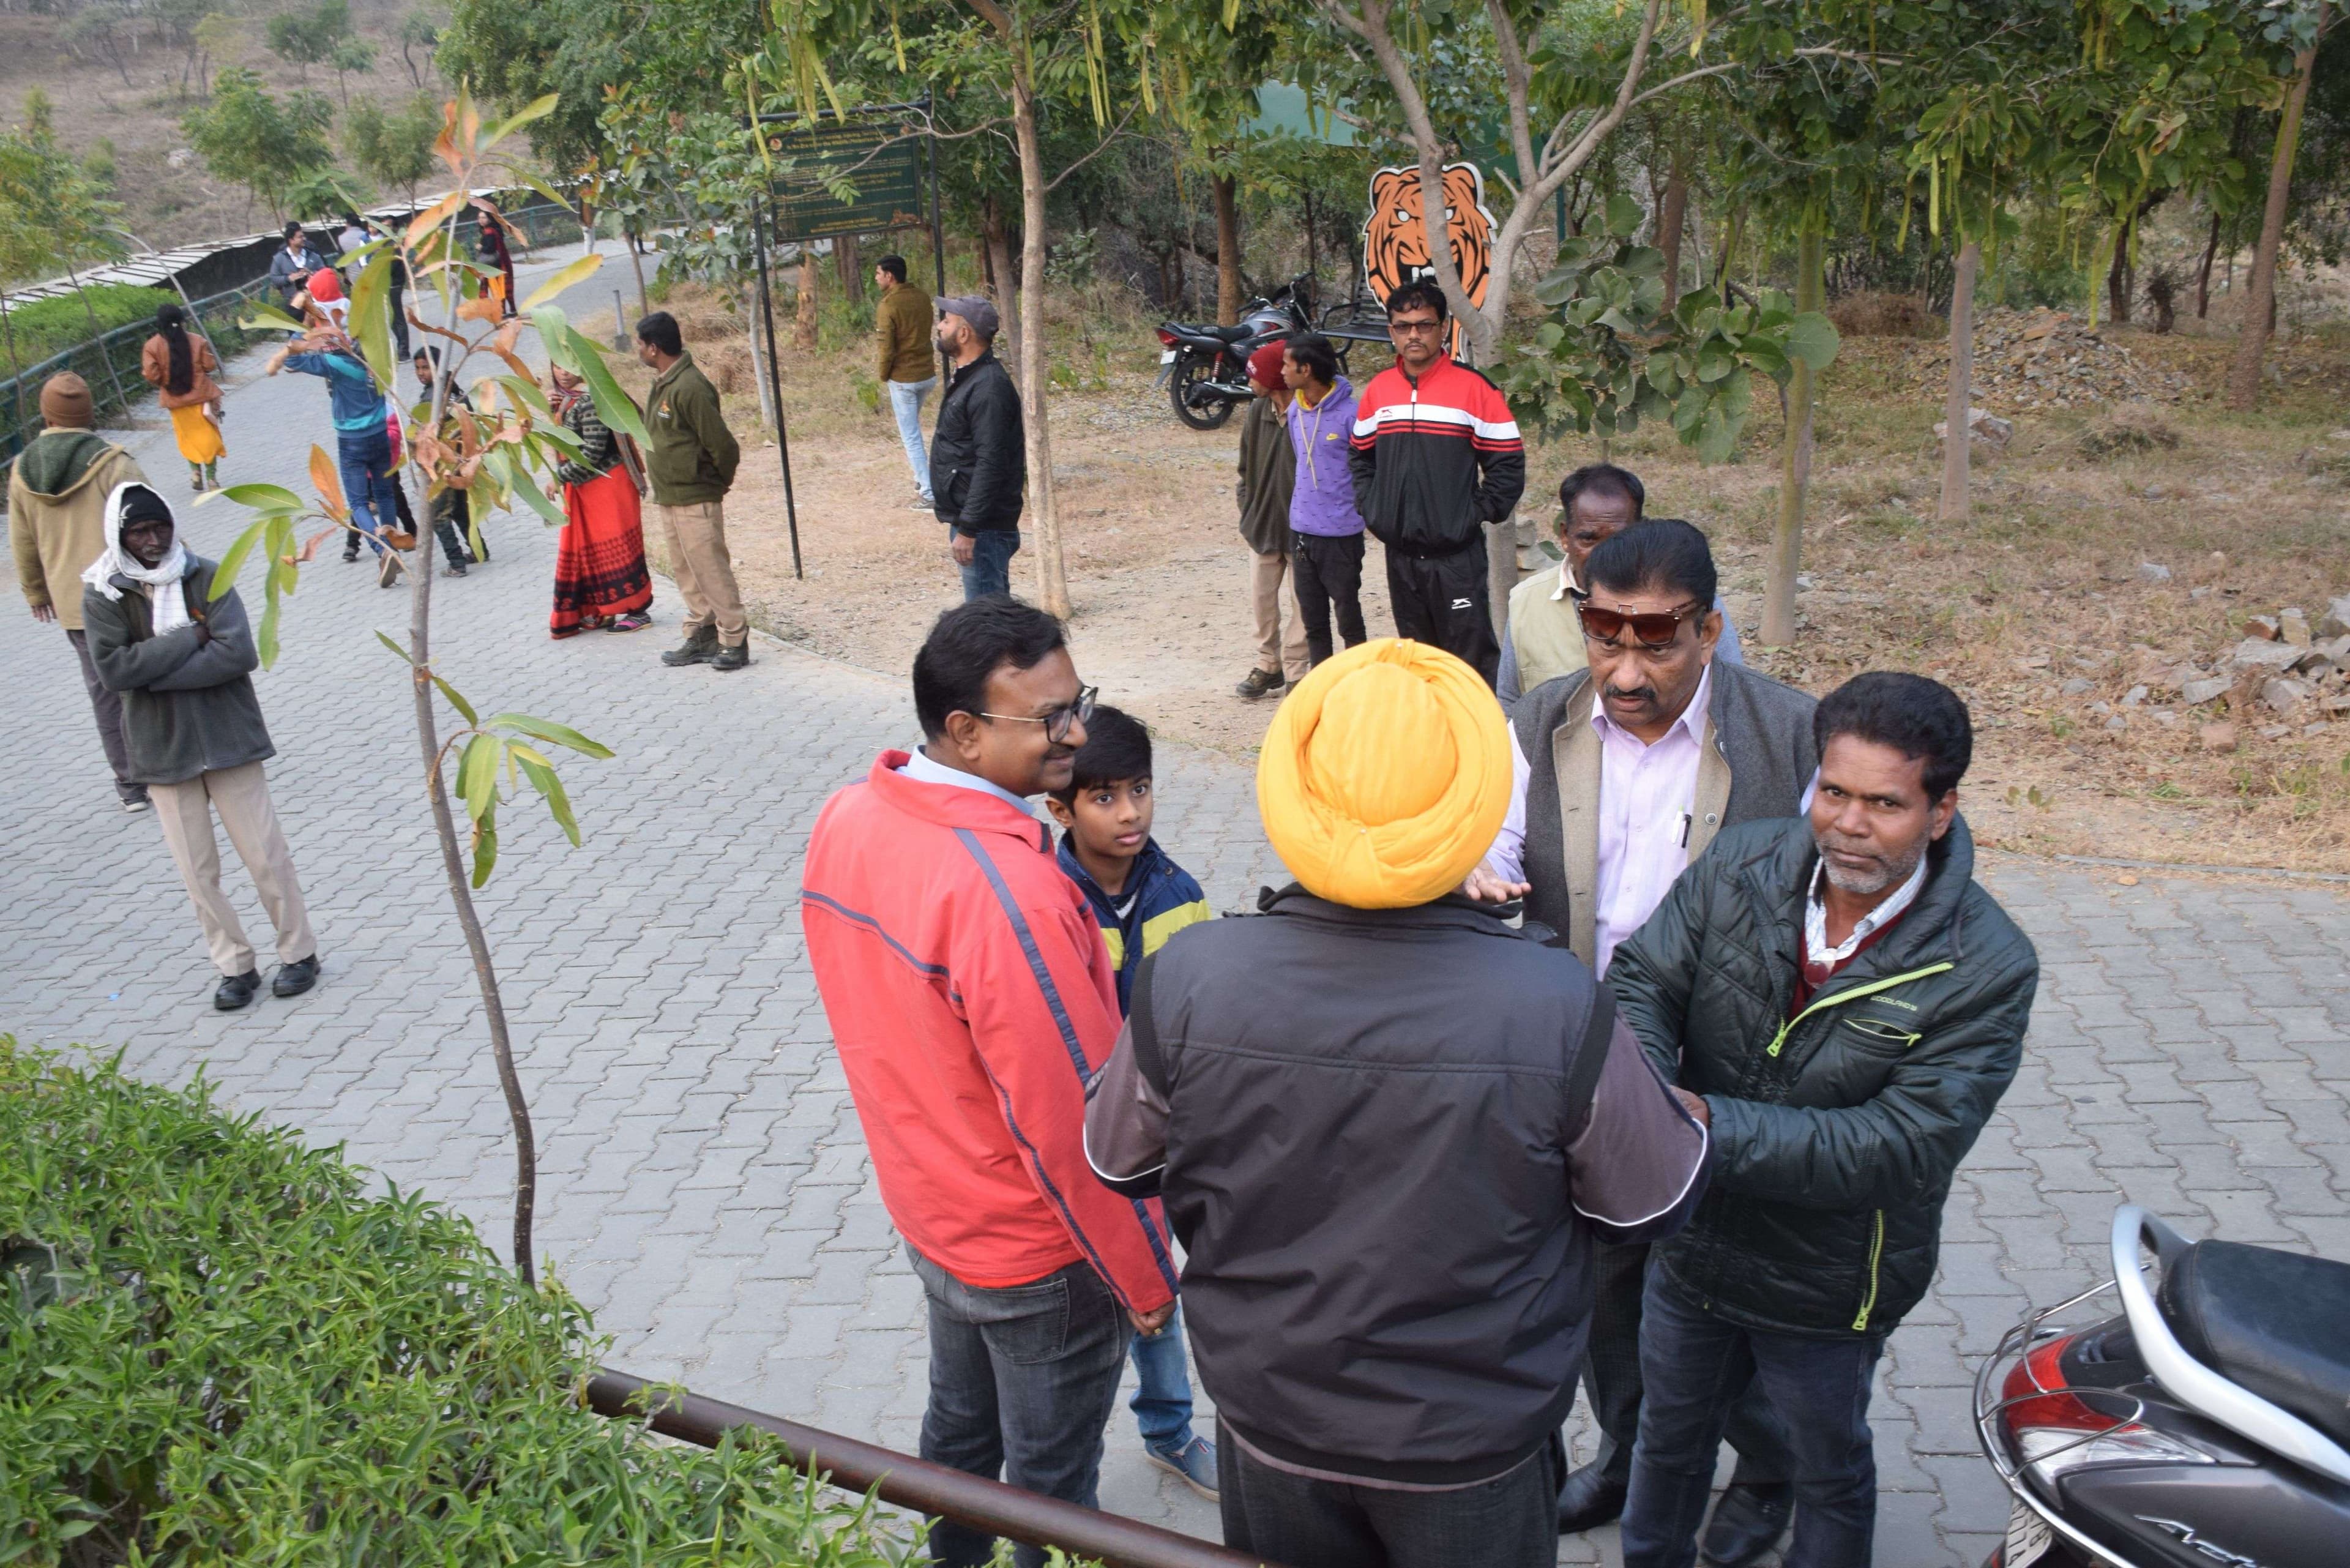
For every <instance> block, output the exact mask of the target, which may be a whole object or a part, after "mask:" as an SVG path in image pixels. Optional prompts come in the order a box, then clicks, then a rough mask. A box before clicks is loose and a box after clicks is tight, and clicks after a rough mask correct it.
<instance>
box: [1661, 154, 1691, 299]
mask: <svg viewBox="0 0 2350 1568" xmlns="http://www.w3.org/2000/svg"><path fill="white" fill-rule="evenodd" d="M1688 214H1689V176H1688V175H1686V174H1684V173H1682V172H1681V164H1680V160H1679V158H1676V159H1674V160H1673V169H1672V173H1671V174H1670V175H1669V176H1668V177H1667V178H1666V180H1665V199H1664V202H1663V203H1662V205H1661V206H1660V207H1659V210H1658V213H1657V248H1658V249H1659V250H1660V251H1662V252H1664V253H1665V308H1666V309H1667V310H1670V309H1671V308H1672V307H1673V302H1674V301H1675V300H1678V299H1679V298H1680V296H1681V231H1682V230H1683V229H1684V228H1686V227H1688V223H1687V222H1686V220H1687V217H1688Z"/></svg>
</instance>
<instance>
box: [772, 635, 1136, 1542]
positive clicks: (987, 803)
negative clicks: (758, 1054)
mask: <svg viewBox="0 0 2350 1568" xmlns="http://www.w3.org/2000/svg"><path fill="white" fill-rule="evenodd" d="M1093 706H1094V690H1093V688H1092V687H1090V686H1085V685H1082V684H1080V683H1079V681H1078V680H1077V671H1076V666H1075V665H1074V664H1073V663H1072V662H1071V661H1070V659H1069V650H1068V646H1067V643H1066V639H1065V638H1064V635H1063V632H1062V628H1061V624H1060V622H1058V621H1056V620H1055V619H1054V618H1052V617H1051V616H1049V615H1046V614H1045V612H1043V611H1042V610H1039V609H1036V608H1034V607H1031V606H1029V605H1025V604H1023V603H1021V602H1020V601H1019V600H1017V599H1014V598H1010V597H1004V596H1003V595H990V596H988V597H982V598H977V599H973V600H971V601H969V602H967V603H965V604H962V605H961V606H958V607H955V608H953V609H951V610H949V611H947V612H946V613H945V614H944V615H942V616H941V617H940V618H938V621H937V623H936V624H935V625H934V626H932V627H931V634H930V637H929V639H927V640H926V641H925V642H924V643H923V644H922V648H921V651H920V653H918V654H917V655H915V658H914V711H915V714H916V716H917V717H918V718H919V719H920V722H921V726H922V735H923V742H922V744H921V746H920V748H918V749H917V750H915V751H913V752H911V753H907V752H898V751H889V752H884V753H881V755H880V757H879V760H878V761H876V762H875V763H874V764H873V768H872V771H871V772H870V773H869V774H868V775H867V777H866V778H865V779H864V781H863V782H861V783H859V784H852V785H850V786H849V787H847V788H846V789H844V790H841V791H840V792H839V793H838V794H835V795H834V796H833V797H832V799H831V800H830V801H829V802H827V804H826V805H825V808H824V813H823V815H821V816H820V817H818V818H817V820H816V830H815V832H814V834H813V835H812V836H810V838H809V841H808V853H807V866H806V873H805V875H804V877H803V879H802V892H801V902H800V919H801V924H802V926H803V928H804V929H805V931H806V941H807V950H808V959H809V962H810V964H811V965H812V966H813V967H814V969H815V971H816V988H817V991H818V992H819V993H820V994H821V995H822V997H823V999H824V1009H825V1015H826V1017H827V1019H828V1020H829V1021H830V1023H831V1025H832V1033H833V1038H834V1041H835V1043H836V1044H837V1049H838V1050H839V1053H840V1062H841V1067H842V1070H843V1071H844V1072H845V1074H846V1075H847V1079H848V1089H849V1094H850V1096H851V1097H852V1098H853V1099H854V1100H855V1101H856V1103H857V1115H858V1121H859V1122H860V1123H861V1124H862V1126H863V1127H864V1131H865V1141H866V1145H867V1147H868V1149H869V1150H870V1152H871V1154H872V1158H873V1169H874V1174H875V1177H876V1178H877V1179H878V1180H879V1184H880V1188H881V1200H882V1203H883V1204H884V1205H885V1206H886V1207H887V1208H888V1210H889V1218H890V1220H892V1221H893V1222H894V1223H895V1224H896V1226H897V1228H898V1231H899V1234H900V1235H901V1236H903V1237H904V1238H905V1241H906V1246H907V1252H908V1257H909V1260H910V1262H911V1264H912V1267H913V1270H914V1272H915V1274H916V1275H917V1276H919V1277H920V1280H921V1282H922V1289H923V1293H924V1294H925V1295H926V1297H927V1298H928V1301H929V1308H930V1366H931V1392H930V1406H929V1409H928V1411H927V1412H926V1413H925V1415H924V1416H923V1418H922V1437H921V1455H922V1458H924V1459H931V1460H934V1461H936V1462H938V1463H940V1464H945V1465H951V1466H953V1467H954V1468H955V1469H961V1470H966V1471H969V1472H970V1473H971V1474H973V1475H979V1476H985V1477H988V1478H989V1479H991V1480H993V1479H997V1478H998V1477H999V1476H1000V1477H1001V1479H1002V1480H1006V1481H1009V1482H1010V1483H1012V1484H1013V1485H1014V1486H1017V1487H1023V1488H1025V1489H1026V1490H1030V1491H1035V1492H1041V1493H1043V1494H1044V1495H1045V1496H1047V1497H1056V1498H1060V1499H1062V1500H1063V1501H1068V1502H1075V1503H1080V1504H1083V1505H1085V1506H1087V1507H1091V1506H1093V1505H1094V1503H1095V1501H1096V1498H1095V1491H1096V1485H1097V1481H1098V1480H1099V1477H1100V1472H1101V1453H1102V1432H1103V1429H1104V1428H1105V1427H1107V1425H1108V1422H1109V1417H1110V1412H1111V1408H1112V1407H1113V1405H1114V1404H1115V1403H1116V1401H1117V1397H1118V1376H1119V1372H1120V1370H1121V1368H1123V1366H1125V1363H1126V1349H1127V1345H1128V1341H1129V1340H1130V1339H1131V1338H1132V1337H1133V1335H1134V1334H1135V1333H1136V1332H1138V1331H1139V1332H1141V1333H1145V1334H1155V1333H1157V1332H1158V1331H1159V1329H1160V1328H1161V1327H1162V1326H1164V1325H1165V1324H1166V1323H1167V1321H1168V1318H1169V1316H1170V1314H1171V1313H1172V1312H1173V1310H1174V1301H1175V1268H1174V1263H1173V1261H1172V1260H1171V1259H1170V1257H1169V1256H1168V1254H1167V1250H1166V1246H1165V1243H1164V1241H1162V1240H1161V1237H1162V1234H1163V1232H1162V1231H1160V1229H1159V1223H1158V1221H1157V1220H1156V1219H1155V1216H1154V1214H1153V1213H1152V1211H1151V1210H1149V1208H1147V1207H1146V1206H1145V1205H1144V1204H1143V1203H1140V1202H1137V1201H1135V1200H1132V1199H1126V1198H1120V1197H1118V1196H1117V1195H1116V1194H1114V1193H1112V1192H1111V1191H1110V1190H1109V1189H1107V1188H1106V1187H1104V1186H1103V1185H1102V1184H1101V1183H1100V1182H1099V1181H1098V1180H1097V1179H1095V1177H1094V1174H1093V1171H1092V1168H1091V1167H1090V1166H1088V1165H1087V1161H1086V1152H1085V1130H1084V1126H1085V1092H1086V1082H1087V1078H1088V1077H1089V1076H1090V1075H1092V1074H1093V1073H1094V1072H1095V1071H1097V1070H1098V1069H1099V1068H1100V1067H1101V1065H1102V1064H1103V1063H1105V1062H1106V1061H1107V1059H1108V1057H1109V1053H1110V1047H1111V1046H1112V1045H1113V1044H1115V1043H1116V1041H1117V1039H1118V1012H1119V1010H1118V975H1117V971H1114V970H1113V969H1111V967H1110V963H1109V955H1108V953H1107V950H1106V949H1105V948H1104V947H1103V945H1102V939H1101V931H1100V928H1099V926H1098V925H1097V922H1096V921H1095V919H1094V915H1093V911H1092V909H1091V908H1090V907H1089V906H1088V905H1087V902H1086V896H1085V894H1084V893H1083V892H1082V891H1081V890H1079V888H1078V887H1077V885H1076V883H1075V882H1073V881H1071V880H1070V879H1069V878H1068V877H1066V876H1064V875H1063V874H1062V872H1061V869H1060V866H1059V863H1058V861H1057V860H1056V859H1055V854H1054V845H1053V835H1052V831H1051V829H1050V828H1048V827H1047V826H1045V824H1044V823H1043V822H1040V821H1039V820H1037V818H1036V817H1035V815H1034V814H1032V813H1031V812H1030V810H1029V808H1028V805H1027V797H1029V796H1031V795H1037V794H1045V793H1047V792H1049V791H1053V790H1059V789H1066V788H1067V787H1068V785H1069V783H1070V780H1071V778H1072V777H1073V775H1074V772H1075V759H1076V753H1077V750H1078V748H1079V747H1081V746H1083V745H1084V744H1085V742H1086V720H1087V716H1088V715H1089V714H1090V713H1091V712H1092V711H1093ZM930 1545H931V1556H932V1558H933V1559H934V1560H935V1561H937V1562H939V1563H951V1564H957V1565H962V1564H976V1563H985V1562H987V1561H988V1560H989V1558H990V1554H991V1553H992V1552H993V1549H994V1539H993V1537H992V1536H989V1535H987V1534H985V1533H984V1532H979V1531H975V1530H972V1529H971V1528H969V1527H967V1526H964V1525H961V1524H957V1523H954V1522H952V1521H946V1520H941V1521H937V1523H936V1526H935V1528H934V1529H933V1530H932V1531H931V1538H930ZM1014 1562H1015V1563H1020V1564H1022V1565H1023V1568H1036V1565H1037V1564H1041V1563H1043V1562H1044V1553H1043V1552H1041V1551H1039V1550H1037V1549H1035V1548H1033V1547H1027V1546H1022V1547H1019V1548H1017V1549H1016V1551H1015V1552H1014Z"/></svg>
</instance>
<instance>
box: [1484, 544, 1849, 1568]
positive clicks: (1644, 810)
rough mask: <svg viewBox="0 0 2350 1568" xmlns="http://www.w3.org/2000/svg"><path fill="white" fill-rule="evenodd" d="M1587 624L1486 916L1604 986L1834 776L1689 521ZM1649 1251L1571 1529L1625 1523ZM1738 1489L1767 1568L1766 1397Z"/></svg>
mask: <svg viewBox="0 0 2350 1568" xmlns="http://www.w3.org/2000/svg"><path fill="white" fill-rule="evenodd" d="M1584 569H1585V572H1586V577H1587V580H1588V581H1589V583H1590V586H1591V593H1590V597H1588V598H1586V599H1585V600H1583V601H1582V602H1581V603H1580V604H1579V605H1578V606H1577V616H1578V618H1579V620H1580V624H1581V628H1582V632H1583V639H1584V650H1585V652H1586V656H1587V657H1588V659H1589V660H1590V662H1589V665H1588V667H1587V668H1586V669H1584V670H1577V671H1575V673H1573V674H1570V675H1567V676H1565V677H1562V678H1560V679H1558V680H1552V681H1549V682H1547V683H1545V684H1544V685H1542V686H1538V687H1536V688H1535V689H1534V690H1533V691H1529V692H1527V693H1526V694H1525V695H1524V696H1523V697H1522V698H1520V699H1519V701H1518V702H1517V705H1516V707H1515V708H1514V709H1513V711H1512V713H1511V732H1512V736H1513V741H1514V742H1515V744H1516V747H1517V756H1516V759H1515V765H1516V766H1517V768H1518V770H1519V772H1520V776H1521V779H1522V781H1523V782H1522V783H1521V784H1520V785H1519V788H1518V790H1517V794H1516V798H1515V799H1514V800H1513V802H1512V804H1511V809H1510V815H1509V816H1508V817H1507V818H1506V819H1505V821H1504V823H1503V829H1502V835H1501V838H1500V840H1499V842H1497V843H1496V844H1495V846H1494V847H1493V852H1492V854H1491V855H1490V856H1488V857H1487V858H1486V861H1485V865H1484V867H1483V868H1482V869H1481V870H1480V871H1479V872H1477V873H1474V874H1472V875H1471V877H1470V883H1469V887H1468V888H1467V891H1468V892H1469V893H1470V894H1471V897H1482V898H1497V897H1509V896H1513V895H1523V897H1524V898H1525V902H1526V919H1527V920H1528V922H1529V923H1530V924H1531V923H1534V922H1540V923H1541V924H1543V925H1544V926H1547V927H1550V928H1551V929H1554V930H1556V931H1558V932H1560V933H1561V934H1562V935H1563V936H1564V937H1565V940H1566V942H1567V945H1568V946H1569V947H1570V948H1572V949H1573V950H1574V952H1575V956H1576V957H1578V958H1580V959H1582V960H1583V961H1585V962H1586V963H1588V964H1590V965H1591V966H1592V968H1593V969H1594V970H1595V971H1597V972H1598V974H1599V975H1600V976H1601V977H1602V978H1605V977H1606V975H1607V969H1608V963H1609V961H1610V960H1611V958H1612V957H1613V956H1614V954H1615V951H1616V946H1617V943H1618V942H1621V941H1623V940H1625V939H1626V938H1627V937H1629V936H1630V935H1631V934H1632V933H1633V932H1634V931H1637V930H1638V929H1640V927H1641V925H1642V924H1643V923H1645V922H1646V921H1647V919H1648V916H1649V915H1650V913H1651V912H1653V911H1654V910H1655V909H1656V908H1657V906H1658V904H1659V902H1660V901H1661V900H1662V899H1663V898H1664V897H1665V894H1666V892H1667V891H1668V890H1669V888H1671V887H1672V885H1673V883H1674V880H1675V879H1676V878H1677V877H1679V876H1680V874H1681V872H1682V871H1683V870H1684V869H1685V868H1686V867H1689V866H1690V864H1691V863H1692V862H1694V861H1695V860H1696V859H1697V858H1698V857H1699V856H1700V855H1702V854H1703V853H1704V852H1705V848H1706V846H1708V845H1709V844H1711V843H1712V842H1713V839H1714V836H1715V835H1716V834H1718V833H1719V832H1721V830H1722V829H1723V828H1725V827H1728V826H1734V825H1736V824H1738V823H1742V822H1753V821H1759V820H1764V819H1769V818H1775V817H1787V816H1793V815H1795V814H1796V812H1797V810H1798V809H1799V803H1800V802H1801V801H1802V799H1803V798H1804V789H1805V786H1806V784H1808V783H1809V781H1810V780H1811V777H1812V775H1813V773H1814V771H1815V769H1816V767H1817V765H1818V760H1819V759H1818V754H1817V752H1816V751H1815V749H1814V743H1813V740H1812V712H1813V710H1814V708H1815V707H1816V706H1817V704H1816V703H1814V701H1813V700H1812V699H1811V698H1810V697H1808V696H1806V695H1804V693H1803V692H1801V691H1795V690H1794V688H1793V687H1789V686H1783V685H1781V684H1780V683H1779V682H1778V681H1776V680H1772V679H1771V678H1770V677H1769V676H1767V675H1763V674H1760V673H1758V672H1756V671H1754V670H1750V669H1748V668H1747V667H1745V666H1744V665H1742V664H1730V663H1726V662H1724V661H1723V660H1722V659H1721V657H1720V652H1721V611H1720V610H1718V609H1716V608H1714V607H1713V604H1714V597H1715V593H1716V591H1717V588H1718V587H1719V583H1718V580H1717V575H1716V573H1715V571H1714V566H1713V552H1712V550H1711V548H1710V547H1709V546H1708V545H1707V544H1706V538H1705V535H1703V534H1702V533H1700V532H1699V531H1698V530H1697V529H1696V528H1695V527H1693V526H1691V525H1690V524H1688V523H1684V522H1681V521H1679V519H1674V518H1651V519H1648V521H1645V522H1641V523H1636V524H1632V526H1630V527H1629V528H1627V529H1626V530H1624V531H1623V532H1622V533H1620V534H1617V535H1614V536H1613V537H1611V538H1609V539H1607V541H1606V542H1605V543H1603V544H1601V545H1599V546H1598V547H1597V548H1596V549H1594V550H1593V551H1592V552H1591V556H1590V558H1589V559H1588V560H1587V561H1586V563H1585V566H1584ZM1647 1264H1648V1248H1647V1247H1646V1246H1639V1245H1632V1246H1622V1247H1602V1248H1601V1249H1600V1256H1599V1262H1598V1267H1597V1272H1598V1281H1599V1288H1598V1297H1597V1302H1596V1306H1595V1309H1594V1315H1593V1319H1592V1327H1591V1340H1590V1348H1589V1351H1588V1353H1587V1359H1586V1364H1585V1367H1584V1379H1585V1385H1586V1388H1587V1390H1588V1391H1589V1393H1590V1396H1591V1404H1592V1408H1593V1409H1594V1411H1595V1412H1596V1415H1597V1418H1598V1421H1599V1425H1600V1428H1601V1430H1602V1432H1603V1433H1604V1434H1605V1437H1606V1442H1605V1444H1604V1445H1603V1447H1602V1449H1601V1452H1600V1455H1599V1457H1598V1459H1596V1460H1595V1461H1594V1462H1593V1463H1591V1464H1589V1465H1586V1466H1585V1467H1584V1468H1583V1469H1578V1470H1576V1471H1575V1472H1574V1473H1573V1474H1572V1475H1570V1476H1568V1477H1567V1478H1566V1482H1565V1486H1564V1487H1562V1488H1561V1489H1560V1491H1559V1528H1560V1529H1561V1530H1562V1531H1567V1532H1575V1531H1582V1530H1589V1529H1593V1528H1595V1527H1596V1526H1598V1525H1601V1524H1605V1523H1607V1521H1610V1520H1612V1519H1614V1518H1616V1517H1617V1515H1618V1514H1620V1513H1621V1512H1622V1511H1623V1508H1624V1500H1625V1495H1626V1491H1627V1488H1628V1486H1629V1484H1630V1480H1631V1467H1632V1444H1633V1439H1634V1438H1635V1437H1636V1436H1637V1435H1638V1426H1639V1412H1640V1389H1641V1383H1640V1358H1639V1344H1640V1290H1641V1279H1642V1275H1643V1273H1644V1272H1645V1270H1646V1268H1647ZM1729 1437H1730V1441H1731V1446H1732V1447H1734V1448H1736V1449H1738V1452H1739V1455H1740V1466H1739V1471H1738V1475H1737V1477H1736V1478H1735V1480H1733V1482H1732V1484H1731V1489H1730V1490H1729V1491H1728V1492H1727V1493H1725V1494H1724V1499H1723V1502H1722V1505H1721V1509H1720V1510H1719V1511H1718V1512H1717V1517H1716V1521H1715V1528H1714V1530H1713V1532H1711V1533H1710V1534H1709V1535H1708V1537H1707V1540H1706V1550H1707V1556H1708V1561H1709V1562H1711V1563H1720V1564H1724V1565H1728V1568H1742V1565H1743V1564H1745V1563H1752V1562H1754V1561H1756V1560H1757V1559H1759V1558H1760V1557H1762V1556H1763V1554H1764V1553H1765V1552H1768V1551H1769V1550H1770V1548H1771V1546H1772V1544H1773V1542H1776V1541H1777V1539H1778V1537H1779V1535H1780V1533H1781V1532H1782V1531H1783V1530H1784V1528H1785V1526H1786V1522H1787V1519H1788V1514H1789V1510H1790V1508H1791V1506H1792V1504H1791V1498H1792V1491H1791V1489H1790V1487H1789V1484H1788V1483H1789V1478H1790V1475H1791V1471H1790V1470H1789V1469H1788V1463H1787V1459H1786V1454H1785V1444H1784V1439H1783V1437H1782V1436H1781V1435H1780V1434H1779V1432H1778V1431H1777V1428H1776V1425H1775V1423H1774V1422H1773V1419H1772V1418H1771V1416H1770V1414H1769V1410H1768V1407H1767V1406H1766V1405H1765V1404H1764V1403H1763V1400H1762V1399H1761V1398H1760V1397H1759V1396H1757V1395H1755V1394H1753V1393H1752V1392H1750V1393H1749V1394H1748V1395H1747V1396H1746V1397H1743V1398H1742V1399H1741V1400H1739V1402H1738V1404H1737V1405H1736V1407H1734V1408H1733V1410H1732V1412H1731V1417H1730V1422H1729Z"/></svg>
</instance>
